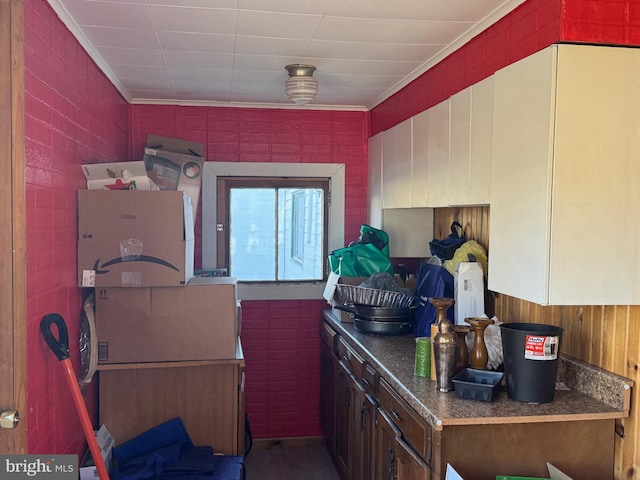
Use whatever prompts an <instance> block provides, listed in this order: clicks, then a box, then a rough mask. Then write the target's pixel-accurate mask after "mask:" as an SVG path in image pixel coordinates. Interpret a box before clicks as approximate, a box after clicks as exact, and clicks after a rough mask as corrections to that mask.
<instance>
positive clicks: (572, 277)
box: [488, 45, 640, 305]
mask: <svg viewBox="0 0 640 480" xmlns="http://www.w3.org/2000/svg"><path fill="white" fill-rule="evenodd" d="M639 64H640V52H638V51H637V50H636V49H632V48H615V47H601V46H597V47H596V46H584V45H560V46H553V47H550V48H547V49H545V50H543V51H541V52H538V53H536V54H534V55H531V56H530V57H527V58H526V59H524V60H522V61H520V62H517V63H515V64H513V65H510V66H509V67H506V68H505V69H503V70H500V71H499V72H497V73H496V76H495V81H496V84H495V101H494V136H493V138H494V145H493V157H494V164H493V172H494V173H493V174H492V179H491V182H492V186H491V218H490V230H491V244H490V255H489V256H490V258H491V262H489V284H488V287H489V289H490V290H495V291H498V292H501V293H505V294H507V295H510V296H513V297H517V298H522V299H524V300H528V301H531V302H535V303H539V304H542V305H548V304H550V305H616V304H617V305H629V304H632V305H633V304H638V303H639V302H640V253H639V252H640V236H639V235H638V231H640V220H639V219H640V215H638V205H640V194H639V193H638V188H637V179H638V178H640V162H638V161H637V159H638V158H639V157H640V138H639V136H638V132H637V127H636V125H637V119H636V118H635V117H636V112H637V111H638V108H640V94H639V93H638V89H637V85H638V83H639V82H640V71H639V70H640V67H639V66H638V65H639ZM514 222H515V223H514ZM614 235H615V238H625V239H628V240H629V241H628V242H627V243H625V244H624V246H623V248H622V250H620V249H615V248H611V238H613V236H614ZM629 242H630V243H629ZM612 272H615V281H604V279H609V278H611V273H612Z"/></svg>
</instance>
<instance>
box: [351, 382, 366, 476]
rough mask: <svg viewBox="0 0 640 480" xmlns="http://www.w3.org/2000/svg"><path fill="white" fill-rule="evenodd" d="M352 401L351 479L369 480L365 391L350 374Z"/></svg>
mask: <svg viewBox="0 0 640 480" xmlns="http://www.w3.org/2000/svg"><path fill="white" fill-rule="evenodd" d="M349 379H350V382H349V396H350V399H349V401H350V403H351V412H350V417H351V418H350V420H351V421H350V425H349V428H350V432H349V434H350V435H349V449H350V453H349V460H350V462H349V476H348V478H349V480H369V477H367V476H366V475H365V473H366V470H367V468H366V463H367V460H368V455H366V453H367V452H366V435H365V434H366V433H368V431H367V430H365V405H366V404H365V391H364V387H362V385H360V383H359V382H358V381H357V380H356V378H355V377H354V376H353V375H350V376H349Z"/></svg>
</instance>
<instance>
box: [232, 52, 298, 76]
mask: <svg viewBox="0 0 640 480" xmlns="http://www.w3.org/2000/svg"><path fill="white" fill-rule="evenodd" d="M300 60H301V59H300V58H298V57H276V56H271V55H236V61H235V66H236V68H242V69H248V70H268V71H272V72H277V73H279V74H282V76H283V77H286V76H287V71H286V70H285V68H284V67H286V66H287V65H289V64H291V63H300Z"/></svg>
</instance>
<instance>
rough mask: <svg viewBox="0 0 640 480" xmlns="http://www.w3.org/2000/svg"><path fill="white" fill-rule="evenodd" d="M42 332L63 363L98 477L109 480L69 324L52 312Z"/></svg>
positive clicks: (42, 325) (46, 318)
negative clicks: (83, 390) (75, 366)
mask: <svg viewBox="0 0 640 480" xmlns="http://www.w3.org/2000/svg"><path fill="white" fill-rule="evenodd" d="M51 324H55V325H56V326H57V327H58V336H59V338H58V339H56V338H55V337H54V336H53V334H52V333H51ZM40 332H41V333H42V336H43V337H44V339H45V341H46V342H47V345H49V348H51V351H53V353H54V354H55V355H56V357H58V360H60V362H61V363H62V366H63V368H64V372H65V377H66V378H67V384H68V385H69V390H70V391H71V397H72V398H73V403H74V404H75V406H76V411H77V412H78V416H79V417H80V423H81V424H82V430H83V431H84V436H85V438H86V439H87V443H88V444H89V451H90V452H91V457H92V458H93V461H94V463H95V465H96V468H97V470H98V477H99V478H100V480H109V473H108V472H107V467H106V466H105V464H104V459H103V458H102V453H101V452H100V447H99V446H98V441H97V440H96V436H95V435H94V433H93V426H92V425H91V420H90V419H89V413H88V412H87V406H86V405H85V404H84V399H83V398H82V393H81V392H80V387H79V386H78V381H77V379H76V375H75V372H74V371H73V365H72V364H71V359H70V358H69V335H68V333H67V325H66V324H65V323H64V319H63V318H62V317H61V316H60V315H58V314H57V313H52V314H50V315H47V316H45V317H44V318H43V319H42V321H41V322H40Z"/></svg>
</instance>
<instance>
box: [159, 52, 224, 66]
mask: <svg viewBox="0 0 640 480" xmlns="http://www.w3.org/2000/svg"><path fill="white" fill-rule="evenodd" d="M165 57H166V59H167V64H168V65H169V66H170V67H171V68H180V67H189V66H199V67H204V68H233V55H232V54H230V53H208V52H179V51H165Z"/></svg>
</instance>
